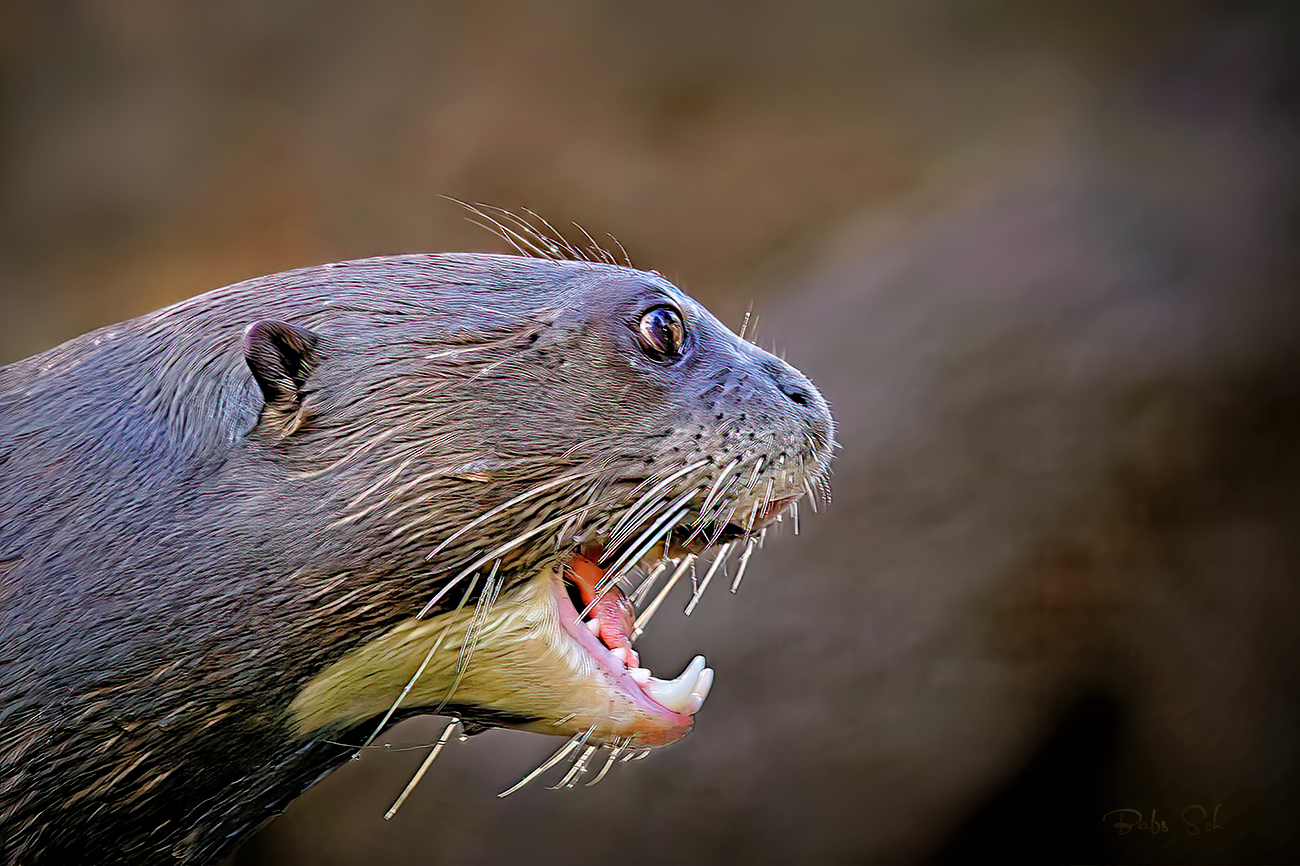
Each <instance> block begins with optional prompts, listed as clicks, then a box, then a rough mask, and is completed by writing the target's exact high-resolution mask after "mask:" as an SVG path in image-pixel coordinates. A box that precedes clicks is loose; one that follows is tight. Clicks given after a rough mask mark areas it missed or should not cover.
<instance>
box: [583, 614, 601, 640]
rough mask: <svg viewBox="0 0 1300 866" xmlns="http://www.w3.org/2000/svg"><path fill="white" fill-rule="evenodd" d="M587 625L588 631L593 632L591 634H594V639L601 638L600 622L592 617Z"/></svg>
mask: <svg viewBox="0 0 1300 866" xmlns="http://www.w3.org/2000/svg"><path fill="white" fill-rule="evenodd" d="M585 625H586V626H587V631H589V632H591V634H592V636H593V637H600V621H599V620H597V619H596V618H595V617H592V618H591V619H589V620H587V622H586V623H585Z"/></svg>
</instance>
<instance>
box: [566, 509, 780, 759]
mask: <svg viewBox="0 0 1300 866" xmlns="http://www.w3.org/2000/svg"><path fill="white" fill-rule="evenodd" d="M793 501H794V499H793V498H790V499H780V500H775V501H773V502H771V503H768V504H767V505H766V507H764V508H762V509H761V510H760V511H758V512H756V513H755V514H754V515H753V522H752V523H751V524H750V526H748V527H741V526H738V525H735V524H726V525H724V526H722V527H721V528H719V529H717V530H715V531H713V532H712V533H702V532H700V531H698V530H696V529H694V528H693V527H690V526H679V527H677V528H674V529H673V530H671V531H670V532H669V533H667V534H666V535H665V537H664V538H663V540H662V541H660V542H659V543H658V544H656V545H655V546H654V549H653V552H652V553H647V554H645V555H644V556H643V557H642V558H641V560H640V561H639V562H638V563H626V562H625V563H624V568H623V570H624V571H625V570H626V566H627V565H629V564H639V565H641V566H643V567H644V568H645V569H646V572H647V573H646V576H645V577H644V578H643V579H642V581H641V584H640V585H639V586H638V587H637V589H636V590H635V591H634V592H633V593H632V597H631V598H629V596H628V595H627V594H626V593H625V592H624V591H623V588H622V587H621V586H619V583H620V581H619V580H618V579H617V578H618V575H617V574H615V573H613V571H614V570H613V569H612V568H611V567H609V566H602V565H601V564H600V563H601V562H607V563H610V562H612V563H618V562H619V561H620V559H622V560H626V558H627V557H619V556H614V555H610V554H607V553H606V552H605V550H604V547H603V544H602V541H603V539H601V540H590V541H588V542H587V543H585V544H584V545H582V547H581V549H580V552H579V553H576V554H574V555H573V556H572V557H571V558H570V559H569V561H568V562H567V563H566V564H565V566H564V568H563V569H562V570H561V571H560V572H559V580H557V581H555V582H554V584H553V586H552V593H553V595H554V597H555V602H556V607H557V611H558V613H559V619H560V625H561V626H562V627H563V629H564V631H565V632H566V633H567V634H568V636H569V637H571V638H572V639H573V640H574V641H575V642H576V643H577V644H578V646H579V647H581V649H582V650H583V651H584V652H585V653H586V654H587V655H588V656H589V657H590V659H591V660H592V661H593V662H594V663H595V667H596V669H597V670H598V671H599V674H597V678H598V679H600V680H603V685H604V687H605V688H607V689H609V690H610V691H612V692H616V693H617V694H618V695H619V696H620V697H621V699H622V700H623V701H626V702H628V703H631V704H632V705H633V706H634V707H635V711H636V715H637V717H638V718H637V723H636V725H635V727H636V729H637V730H636V736H635V739H637V740H638V741H641V742H653V743H654V744H655V745H662V744H666V743H670V742H673V741H674V740H676V739H679V738H680V737H682V736H683V735H685V733H686V732H687V731H689V730H690V727H691V725H692V719H691V717H692V716H694V715H695V714H696V713H697V712H699V710H700V707H702V706H703V705H704V701H705V699H706V698H707V697H708V696H709V690H710V689H711V688H712V686H713V669H712V668H709V667H707V666H706V663H705V660H704V657H703V656H698V655H697V656H695V657H694V658H693V659H692V660H691V662H690V663H689V664H688V665H687V666H686V669H685V670H683V671H682V672H681V674H679V675H678V676H677V677H675V678H673V679H661V678H659V677H656V676H654V675H653V674H652V673H651V671H650V669H649V668H646V667H642V666H641V662H640V656H639V654H638V653H637V651H636V649H635V647H634V645H633V642H634V641H635V640H636V638H637V637H638V636H639V635H640V634H641V631H642V630H644V628H645V626H646V624H647V623H648V622H649V619H650V617H651V616H653V614H654V612H655V611H656V610H657V609H658V607H659V605H660V604H661V603H662V601H663V600H664V598H665V597H666V596H667V594H668V592H669V591H670V590H671V589H672V588H673V586H674V585H675V584H676V583H677V582H678V580H679V579H680V578H681V577H682V576H683V575H684V574H686V573H687V572H688V570H689V571H690V573H691V577H692V582H693V583H694V584H695V592H694V594H693V597H692V600H691V603H690V604H689V605H688V606H687V608H686V612H687V613H689V612H690V611H691V610H692V609H693V608H694V606H695V604H696V602H698V600H699V596H700V594H701V593H702V592H703V591H704V589H706V588H707V586H708V583H709V581H710V580H712V578H713V577H714V575H715V574H717V573H718V571H719V568H720V567H721V566H724V565H725V564H726V561H727V559H728V557H729V556H730V554H731V553H732V552H733V550H734V549H735V548H736V547H737V546H738V543H739V542H740V541H742V540H746V539H748V540H751V541H755V540H757V539H758V538H760V537H761V534H762V531H763V530H764V529H765V528H766V527H767V526H768V525H770V524H771V523H773V522H775V521H776V520H777V519H778V517H779V515H780V514H781V513H782V512H784V511H785V510H786V508H787V507H788V506H789V505H790V503H791V502H793ZM706 536H707V537H706ZM750 550H751V548H746V550H745V553H743V554H742V556H741V561H740V568H739V569H738V571H737V573H736V577H735V582H734V583H733V590H734V588H735V586H736V585H737V584H738V583H739V578H740V576H741V575H742V574H743V568H744V565H745V563H746V561H747V560H748V555H749V552H750ZM709 551H715V552H716V555H715V556H714V559H713V562H712V563H711V564H710V565H709V566H708V568H707V569H705V573H704V579H703V580H702V581H701V580H699V579H698V576H697V575H696V573H695V571H694V568H695V560H696V559H697V558H698V557H699V556H700V555H701V554H704V553H706V552H709ZM669 566H672V570H671V572H669ZM663 574H670V575H671V576H669V577H668V579H667V582H666V583H665V585H664V586H663V587H662V589H660V591H659V593H658V595H656V596H655V597H654V598H653V600H651V599H650V598H649V595H648V590H650V589H652V588H653V587H654V585H655V583H656V578H657V577H658V576H661V575H663ZM633 600H636V602H637V603H639V604H641V606H642V610H641V612H640V614H639V615H638V611H637V607H636V605H635V604H634V603H633Z"/></svg>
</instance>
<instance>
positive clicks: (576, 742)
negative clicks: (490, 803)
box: [497, 725, 596, 798]
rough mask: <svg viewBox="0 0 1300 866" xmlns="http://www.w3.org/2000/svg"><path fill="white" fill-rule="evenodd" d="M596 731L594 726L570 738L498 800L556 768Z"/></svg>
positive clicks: (506, 790) (500, 795) (499, 795)
mask: <svg viewBox="0 0 1300 866" xmlns="http://www.w3.org/2000/svg"><path fill="white" fill-rule="evenodd" d="M595 730H596V726H595V725H592V726H591V727H590V728H587V730H586V731H583V732H582V733H580V734H574V735H573V736H572V737H569V739H568V740H567V741H566V742H565V744H564V745H563V746H560V748H558V749H556V750H555V754H553V755H551V756H550V757H549V758H547V759H546V760H545V761H543V762H542V763H541V765H540V766H539V767H538V768H537V769H535V770H533V771H532V772H531V773H529V774H528V775H527V776H524V777H523V778H522V779H520V780H519V781H518V782H516V783H515V784H513V785H511V786H510V787H509V788H506V789H505V790H504V791H502V792H501V793H500V794H497V797H498V798H505V797H509V796H510V795H511V794H513V793H514V792H515V791H518V790H519V789H520V788H522V787H523V786H524V785H527V784H528V783H529V782H531V781H532V780H533V779H536V778H537V777H538V776H540V775H541V774H542V773H545V772H546V771H547V770H549V769H550V768H551V767H554V766H555V765H556V764H558V763H559V762H560V761H562V760H564V758H565V756H567V755H568V754H569V753H570V752H572V751H573V750H574V749H577V748H580V747H581V746H582V745H584V744H585V743H586V742H587V738H588V737H590V736H591V735H592V734H593V733H594V732H595Z"/></svg>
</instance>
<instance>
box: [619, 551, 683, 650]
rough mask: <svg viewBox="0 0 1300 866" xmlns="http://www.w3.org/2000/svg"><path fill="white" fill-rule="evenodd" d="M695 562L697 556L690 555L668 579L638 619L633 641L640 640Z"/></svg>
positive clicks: (633, 631)
mask: <svg viewBox="0 0 1300 866" xmlns="http://www.w3.org/2000/svg"><path fill="white" fill-rule="evenodd" d="M694 562H695V554H689V555H687V557H686V558H685V559H683V560H682V564H681V565H679V566H677V570H676V571H674V572H673V576H672V577H670V578H668V582H667V583H665V584H664V588H663V589H661V590H660V591H659V594H658V595H657V596H655V600H654V601H653V602H652V603H651V604H650V606H649V607H647V608H646V609H645V611H644V612H643V613H642V614H641V615H640V616H638V617H637V618H636V624H635V628H633V630H632V640H636V639H637V638H639V637H640V636H641V633H642V632H644V631H645V627H646V626H647V625H649V624H650V618H651V617H653V616H654V615H655V611H657V610H658V609H659V605H661V604H663V603H664V599H665V598H667V597H668V593H669V591H670V590H671V589H672V588H673V587H674V586H675V585H676V584H677V581H679V580H681V578H682V575H683V574H685V573H686V569H688V568H690V567H691V566H692V565H693V564H694Z"/></svg>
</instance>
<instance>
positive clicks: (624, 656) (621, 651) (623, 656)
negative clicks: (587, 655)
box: [609, 646, 627, 667]
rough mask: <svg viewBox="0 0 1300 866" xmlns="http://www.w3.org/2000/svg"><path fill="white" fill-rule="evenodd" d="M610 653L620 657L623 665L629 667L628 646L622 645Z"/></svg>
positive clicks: (617, 657)
mask: <svg viewBox="0 0 1300 866" xmlns="http://www.w3.org/2000/svg"><path fill="white" fill-rule="evenodd" d="M609 654H610V655H612V656H613V657H614V658H616V659H618V660H619V661H620V662H621V663H622V665H623V667H627V647H625V646H621V647H618V648H616V649H612V650H610V651H609Z"/></svg>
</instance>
